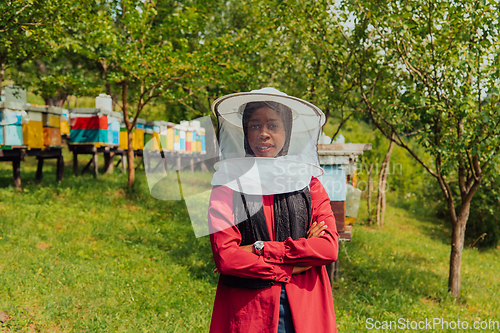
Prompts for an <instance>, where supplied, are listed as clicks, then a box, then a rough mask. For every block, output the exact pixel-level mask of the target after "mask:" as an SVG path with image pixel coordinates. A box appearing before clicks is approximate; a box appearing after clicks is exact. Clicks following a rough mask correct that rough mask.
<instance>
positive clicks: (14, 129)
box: [0, 85, 26, 148]
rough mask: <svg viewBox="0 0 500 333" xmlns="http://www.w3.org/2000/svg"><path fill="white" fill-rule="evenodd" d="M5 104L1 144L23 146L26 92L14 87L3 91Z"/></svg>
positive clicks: (3, 106) (3, 105)
mask: <svg viewBox="0 0 500 333" xmlns="http://www.w3.org/2000/svg"><path fill="white" fill-rule="evenodd" d="M2 91H3V93H4V98H3V102H0V110H1V113H2V114H1V118H0V119H1V124H2V125H1V128H0V132H2V134H1V141H0V142H1V143H0V144H2V145H3V146H23V145H24V140H23V123H24V122H25V121H26V112H25V111H24V109H25V107H26V90H24V89H21V88H19V87H16V86H13V85H7V86H5V87H3V89H2ZM4 148H5V147H4Z"/></svg>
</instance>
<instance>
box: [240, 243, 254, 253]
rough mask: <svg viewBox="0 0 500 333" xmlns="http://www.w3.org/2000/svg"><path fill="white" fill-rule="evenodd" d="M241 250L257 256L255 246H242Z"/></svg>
mask: <svg viewBox="0 0 500 333" xmlns="http://www.w3.org/2000/svg"><path fill="white" fill-rule="evenodd" d="M240 249H243V250H245V251H247V252H250V253H253V254H257V252H255V247H254V246H253V244H250V245H242V246H240Z"/></svg>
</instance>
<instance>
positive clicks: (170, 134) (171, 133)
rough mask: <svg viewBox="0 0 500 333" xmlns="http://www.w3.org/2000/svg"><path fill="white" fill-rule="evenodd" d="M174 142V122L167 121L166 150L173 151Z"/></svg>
mask: <svg viewBox="0 0 500 333" xmlns="http://www.w3.org/2000/svg"><path fill="white" fill-rule="evenodd" d="M174 142H175V124H173V123H168V125H167V150H169V151H174V150H175V149H174Z"/></svg>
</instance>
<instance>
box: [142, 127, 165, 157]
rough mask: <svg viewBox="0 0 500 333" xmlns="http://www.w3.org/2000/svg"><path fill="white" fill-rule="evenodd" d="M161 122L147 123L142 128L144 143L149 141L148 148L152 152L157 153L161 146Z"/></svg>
mask: <svg viewBox="0 0 500 333" xmlns="http://www.w3.org/2000/svg"><path fill="white" fill-rule="evenodd" d="M160 132H161V122H160V121H148V122H146V124H145V126H144V142H145V143H147V142H149V141H150V140H153V141H151V143H150V145H151V146H150V147H151V150H152V151H159V150H160V146H161V138H160V136H161V134H160Z"/></svg>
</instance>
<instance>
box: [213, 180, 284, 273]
mask: <svg viewBox="0 0 500 333" xmlns="http://www.w3.org/2000/svg"><path fill="white" fill-rule="evenodd" d="M208 222H209V226H210V228H211V230H210V232H211V234H210V242H211V245H212V253H213V256H214V261H215V266H216V267H217V269H218V270H219V272H220V273H222V274H227V275H234V276H240V277H246V278H261V279H273V280H276V281H280V282H285V283H287V282H289V281H290V278H291V276H292V271H293V265H288V264H283V263H282V262H279V261H277V262H276V263H272V262H266V261H265V260H264V257H262V256H258V255H256V254H253V253H250V252H248V251H245V250H243V249H241V248H240V243H241V234H240V231H239V230H238V228H237V227H235V226H234V215H233V194H232V190H231V189H229V188H227V187H225V186H215V187H214V188H213V190H212V193H211V196H210V204H209V207H208ZM282 244H283V243H282Z"/></svg>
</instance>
